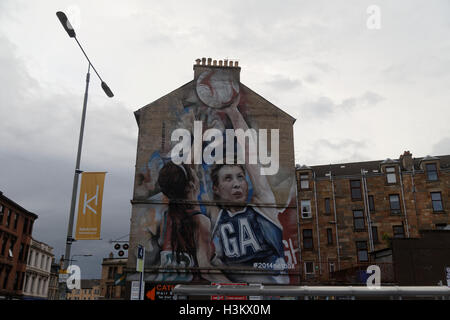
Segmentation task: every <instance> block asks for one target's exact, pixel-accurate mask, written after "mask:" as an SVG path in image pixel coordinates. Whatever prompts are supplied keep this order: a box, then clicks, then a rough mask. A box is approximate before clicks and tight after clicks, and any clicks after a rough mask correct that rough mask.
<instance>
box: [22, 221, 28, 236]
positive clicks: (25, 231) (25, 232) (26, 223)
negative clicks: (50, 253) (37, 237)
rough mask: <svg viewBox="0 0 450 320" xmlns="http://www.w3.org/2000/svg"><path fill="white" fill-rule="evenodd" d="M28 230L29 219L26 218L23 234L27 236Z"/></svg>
mask: <svg viewBox="0 0 450 320" xmlns="http://www.w3.org/2000/svg"><path fill="white" fill-rule="evenodd" d="M27 228H28V219H27V218H25V221H24V222H23V230H22V232H23V233H24V234H27V230H28V229H27Z"/></svg>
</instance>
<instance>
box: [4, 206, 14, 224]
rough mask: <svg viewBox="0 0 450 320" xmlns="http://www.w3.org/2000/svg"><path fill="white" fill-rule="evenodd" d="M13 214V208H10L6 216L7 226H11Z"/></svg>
mask: <svg viewBox="0 0 450 320" xmlns="http://www.w3.org/2000/svg"><path fill="white" fill-rule="evenodd" d="M11 215H12V211H11V209H9V210H8V216H7V217H6V224H5V225H6V226H7V227H9V223H10V222H11Z"/></svg>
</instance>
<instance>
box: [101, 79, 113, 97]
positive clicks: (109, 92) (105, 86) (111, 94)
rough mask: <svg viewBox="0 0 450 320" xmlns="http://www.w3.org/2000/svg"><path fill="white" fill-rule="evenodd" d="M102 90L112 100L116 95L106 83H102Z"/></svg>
mask: <svg viewBox="0 0 450 320" xmlns="http://www.w3.org/2000/svg"><path fill="white" fill-rule="evenodd" d="M102 88H103V91H105V93H106V95H107V96H108V97H110V98H112V97H114V94H113V93H112V91H111V89H110V88H109V87H108V85H107V84H106V83H105V82H104V81H102Z"/></svg>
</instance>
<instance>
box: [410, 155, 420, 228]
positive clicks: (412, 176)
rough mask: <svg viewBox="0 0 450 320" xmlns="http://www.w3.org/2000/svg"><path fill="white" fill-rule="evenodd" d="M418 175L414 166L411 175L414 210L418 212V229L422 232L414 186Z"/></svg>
mask: <svg viewBox="0 0 450 320" xmlns="http://www.w3.org/2000/svg"><path fill="white" fill-rule="evenodd" d="M415 174H416V171H415V170H414V164H413V167H412V174H411V184H412V192H413V196H414V209H415V211H416V219H417V229H419V230H420V225H419V223H420V222H419V221H420V220H419V211H418V210H417V201H416V185H415V184H414V175H415Z"/></svg>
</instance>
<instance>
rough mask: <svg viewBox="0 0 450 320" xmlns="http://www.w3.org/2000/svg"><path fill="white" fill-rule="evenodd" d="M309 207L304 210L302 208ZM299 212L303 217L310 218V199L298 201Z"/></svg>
mask: <svg viewBox="0 0 450 320" xmlns="http://www.w3.org/2000/svg"><path fill="white" fill-rule="evenodd" d="M307 206H308V207H309V211H306V212H304V211H303V208H306V207H307ZM300 212H301V216H302V218H303V219H310V218H312V209H311V200H301V201H300Z"/></svg>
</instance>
